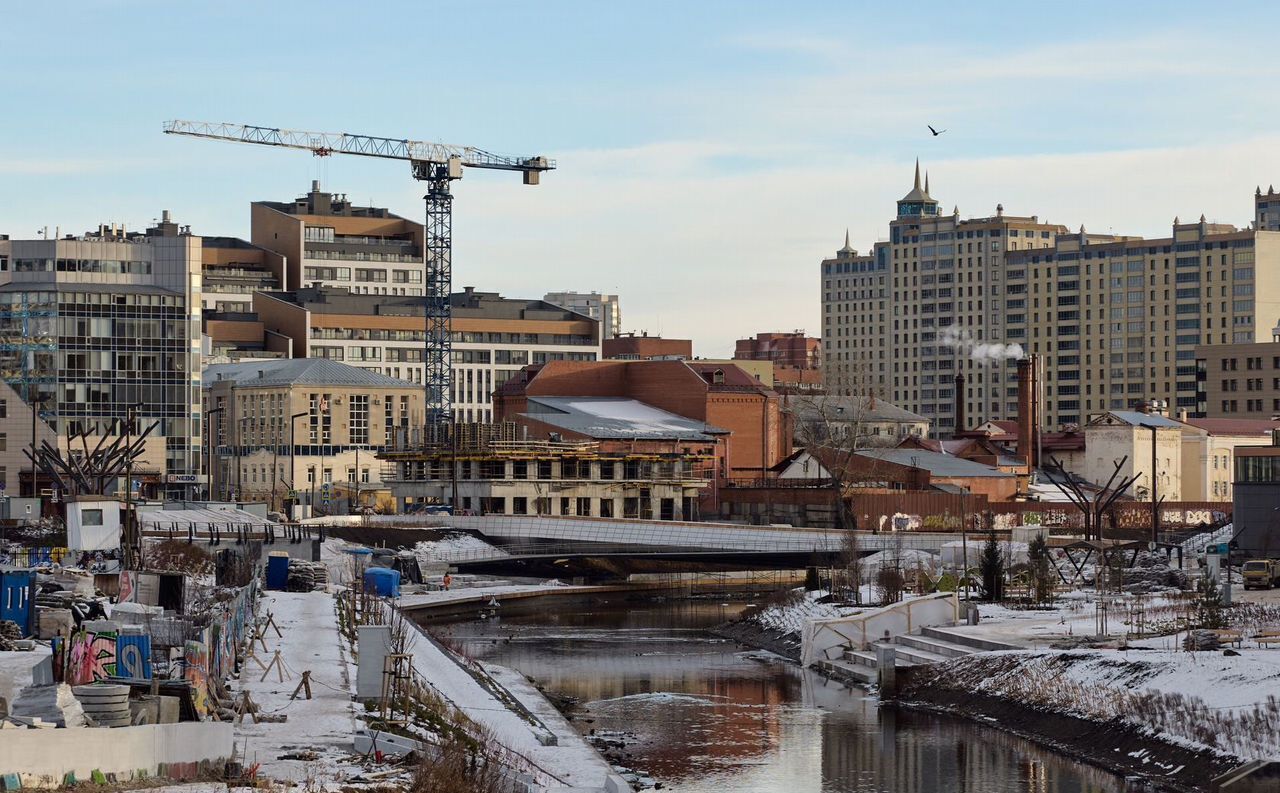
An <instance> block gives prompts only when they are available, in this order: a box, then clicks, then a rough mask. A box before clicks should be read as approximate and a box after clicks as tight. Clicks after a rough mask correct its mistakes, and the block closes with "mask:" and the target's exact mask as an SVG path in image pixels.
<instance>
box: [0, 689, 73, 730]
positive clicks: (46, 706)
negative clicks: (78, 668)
mask: <svg viewBox="0 0 1280 793" xmlns="http://www.w3.org/2000/svg"><path fill="white" fill-rule="evenodd" d="M9 715H10V716H12V717H24V718H25V719H37V720H40V721H42V722H44V723H46V724H54V725H57V726H59V727H83V726H84V709H83V708H82V707H81V706H80V702H79V701H78V700H77V699H76V697H75V694H73V693H72V691H71V686H68V685H67V684H66V683H55V684H52V685H44V686H27V687H26V688H24V689H23V690H22V692H21V693H20V694H18V698H17V699H15V700H14V701H13V704H12V705H11V706H10V707H9Z"/></svg>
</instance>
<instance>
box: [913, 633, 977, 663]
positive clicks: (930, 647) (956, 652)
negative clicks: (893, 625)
mask: <svg viewBox="0 0 1280 793" xmlns="http://www.w3.org/2000/svg"><path fill="white" fill-rule="evenodd" d="M894 643H895V644H897V645H898V646H899V647H900V648H905V649H911V650H924V651H925V652H928V653H930V654H932V655H937V656H939V657H942V658H963V657H964V656H966V655H973V654H974V653H975V652H979V650H978V649H977V648H976V647H970V646H968V645H963V644H960V643H958V642H954V641H950V640H946V639H939V638H935V637H933V636H912V635H907V636H898V637H897V638H896V639H894Z"/></svg>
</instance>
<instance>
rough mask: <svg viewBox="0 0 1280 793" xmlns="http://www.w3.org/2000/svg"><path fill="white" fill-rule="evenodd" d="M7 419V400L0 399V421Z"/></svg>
mask: <svg viewBox="0 0 1280 793" xmlns="http://www.w3.org/2000/svg"><path fill="white" fill-rule="evenodd" d="M7 418H9V400H7V399H0V419H7Z"/></svg>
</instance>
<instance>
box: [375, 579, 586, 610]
mask: <svg viewBox="0 0 1280 793" xmlns="http://www.w3.org/2000/svg"><path fill="white" fill-rule="evenodd" d="M596 589H597V588H596V587H590V586H582V587H571V586H567V585H565V584H562V583H560V582H559V581H554V580H553V581H546V582H543V583H541V584H498V585H495V586H483V585H478V586H470V587H466V588H465V589H450V590H447V591H446V590H437V591H433V592H420V593H417V594H413V595H404V596H402V597H401V598H400V599H399V600H398V601H396V605H397V606H399V607H400V608H402V609H405V610H407V611H411V610H413V609H417V608H422V607H424V606H442V605H445V604H456V603H465V602H468V601H476V602H478V603H481V604H486V603H488V602H489V600H490V599H491V598H497V600H498V602H502V600H504V599H505V598H507V597H511V596H513V595H515V596H527V595H534V594H545V593H548V592H556V593H559V594H572V593H576V592H592V591H595V590H596Z"/></svg>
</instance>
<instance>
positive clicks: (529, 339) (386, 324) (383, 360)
mask: <svg viewBox="0 0 1280 793" xmlns="http://www.w3.org/2000/svg"><path fill="white" fill-rule="evenodd" d="M449 301H450V306H451V313H452V316H451V317H450V320H449V327H450V331H451V333H452V336H453V338H452V341H451V344H452V354H453V371H452V389H453V391H452V403H453V410H454V416H455V419H456V420H457V421H462V422H473V421H492V420H493V398H492V397H493V392H494V391H495V390H496V389H498V388H499V387H501V386H502V384H503V383H505V382H506V381H507V380H508V379H510V378H511V377H514V376H515V375H516V373H518V372H519V371H520V370H521V369H523V368H524V367H525V366H528V365H530V364H542V363H546V362H548V361H596V360H599V358H600V335H599V334H600V323H598V322H597V321H595V320H593V319H591V318H590V317H586V316H584V315H582V314H575V313H574V312H572V311H569V310H568V309H564V308H561V307H559V306H553V305H551V304H550V303H547V302H546V301H543V300H523V299H516V298H508V297H503V296H502V295H499V294H498V293H496V292H477V291H476V290H475V289H473V288H471V287H466V288H465V289H464V290H463V291H462V292H455V293H454V294H452V295H450V297H449ZM254 310H255V312H256V313H257V315H258V318H259V319H260V321H261V323H262V330H263V333H264V334H266V337H267V338H268V341H269V342H270V343H271V346H273V347H275V348H278V349H281V350H284V349H287V350H288V351H289V354H290V355H293V356H295V357H298V358H306V357H309V358H326V359H329V360H333V361H342V362H344V363H348V364H351V365H353V366H358V367H360V368H363V369H370V370H372V371H375V372H380V373H382V374H385V375H387V376H389V377H394V378H403V379H405V380H411V381H414V382H418V383H421V382H422V379H423V377H424V366H423V363H422V356H423V351H424V349H425V346H426V326H425V320H424V316H425V311H426V303H425V298H423V297H420V296H419V297H407V296H375V295H365V294H353V293H352V292H350V291H349V290H348V289H346V288H339V287H332V286H330V287H321V288H314V287H310V286H306V287H301V288H299V289H296V290H293V291H290V292H259V293H258V294H256V295H255V296H254Z"/></svg>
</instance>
